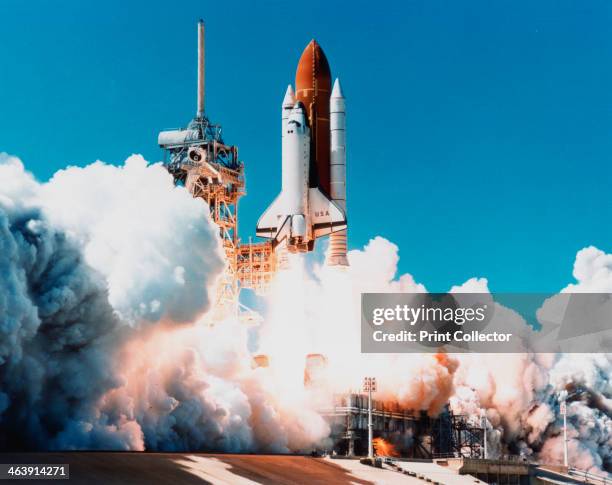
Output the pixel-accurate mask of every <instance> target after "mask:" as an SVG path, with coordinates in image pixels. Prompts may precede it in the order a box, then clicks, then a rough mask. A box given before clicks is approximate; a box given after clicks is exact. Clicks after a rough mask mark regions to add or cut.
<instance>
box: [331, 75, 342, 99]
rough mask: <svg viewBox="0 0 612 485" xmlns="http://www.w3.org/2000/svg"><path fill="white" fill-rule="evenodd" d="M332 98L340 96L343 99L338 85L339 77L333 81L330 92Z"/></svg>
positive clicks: (340, 87)
mask: <svg viewBox="0 0 612 485" xmlns="http://www.w3.org/2000/svg"><path fill="white" fill-rule="evenodd" d="M331 97H332V98H342V99H344V94H342V86H341V85H340V79H337V78H336V80H335V81H334V88H333V89H332V93H331Z"/></svg>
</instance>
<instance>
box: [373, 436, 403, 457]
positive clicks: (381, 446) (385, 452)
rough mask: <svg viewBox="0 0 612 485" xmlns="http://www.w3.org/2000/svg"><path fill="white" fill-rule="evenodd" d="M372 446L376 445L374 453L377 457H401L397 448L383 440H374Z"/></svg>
mask: <svg viewBox="0 0 612 485" xmlns="http://www.w3.org/2000/svg"><path fill="white" fill-rule="evenodd" d="M372 444H373V445H374V453H375V454H376V455H377V456H395V457H399V456H400V454H399V452H398V451H397V450H396V449H395V446H393V445H392V444H391V443H389V442H388V441H386V440H384V439H383V438H374V439H373V440H372Z"/></svg>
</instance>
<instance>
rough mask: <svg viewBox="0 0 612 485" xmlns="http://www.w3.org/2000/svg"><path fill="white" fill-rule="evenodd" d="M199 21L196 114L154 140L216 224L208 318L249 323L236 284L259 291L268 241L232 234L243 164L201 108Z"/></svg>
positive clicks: (272, 263)
mask: <svg viewBox="0 0 612 485" xmlns="http://www.w3.org/2000/svg"><path fill="white" fill-rule="evenodd" d="M204 48H205V39H204V22H203V21H202V20H200V21H199V22H198V99H197V111H196V116H195V118H194V119H193V120H191V122H190V123H189V124H188V125H187V127H186V128H182V129H175V130H167V131H162V132H161V133H160V134H159V137H158V144H159V146H160V147H161V148H163V149H164V151H165V157H164V164H165V166H166V168H167V170H168V172H169V173H170V174H171V175H172V176H173V178H174V183H175V184H177V185H184V186H185V187H186V188H187V190H189V192H190V193H191V195H192V196H193V197H195V198H200V199H202V200H203V201H205V202H206V204H207V205H208V207H209V209H210V216H211V218H212V220H213V222H215V224H217V226H218V227H219V234H220V237H221V241H222V245H223V250H224V252H225V256H226V261H227V262H226V268H225V271H224V273H223V275H222V276H221V277H220V278H219V281H218V286H217V290H216V300H215V303H214V307H213V311H212V312H211V315H210V318H211V321H213V322H214V321H220V320H222V319H223V318H224V317H226V316H230V315H236V316H239V317H241V318H242V319H243V320H246V321H247V322H249V323H257V320H258V316H257V315H256V314H255V313H254V312H251V311H250V310H248V309H247V308H246V307H244V306H243V305H242V304H241V303H240V301H239V294H240V290H241V289H242V288H250V289H253V290H255V291H256V292H262V291H263V290H265V288H266V287H267V285H268V284H269V282H270V279H271V278H272V275H273V274H274V272H275V270H276V258H275V254H274V251H273V250H272V244H271V243H270V242H263V243H251V242H249V243H248V244H241V242H240V238H239V237H238V202H239V200H240V197H242V196H243V195H245V193H246V192H245V183H244V163H243V162H242V161H241V160H240V159H239V157H238V148H237V147H236V146H234V145H228V144H226V143H225V142H224V140H223V137H222V130H221V126H220V125H218V124H213V123H211V122H210V121H209V119H208V117H207V116H206V113H205V109H204V107H205V62H204V56H205V50H204Z"/></svg>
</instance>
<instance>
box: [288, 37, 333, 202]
mask: <svg viewBox="0 0 612 485" xmlns="http://www.w3.org/2000/svg"><path fill="white" fill-rule="evenodd" d="M330 95H331V72H330V70H329V63H328V62H327V58H326V57H325V54H324V52H323V49H321V47H320V46H319V44H317V41H316V40H314V39H313V40H312V41H310V44H308V45H307V46H306V49H304V52H303V53H302V57H300V62H299V63H298V67H297V71H296V73H295V98H296V100H298V101H301V102H302V103H304V106H305V107H306V111H307V115H308V121H309V123H310V140H311V141H310V160H311V164H310V186H311V187H319V189H320V190H321V191H323V192H324V193H325V195H327V196H329V195H330V168H329V98H330Z"/></svg>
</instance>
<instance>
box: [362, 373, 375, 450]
mask: <svg viewBox="0 0 612 485" xmlns="http://www.w3.org/2000/svg"><path fill="white" fill-rule="evenodd" d="M363 390H364V391H365V392H367V393H368V458H369V459H370V460H373V459H374V443H373V438H374V436H373V434H374V433H373V425H372V392H374V391H376V377H365V378H364V379H363Z"/></svg>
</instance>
